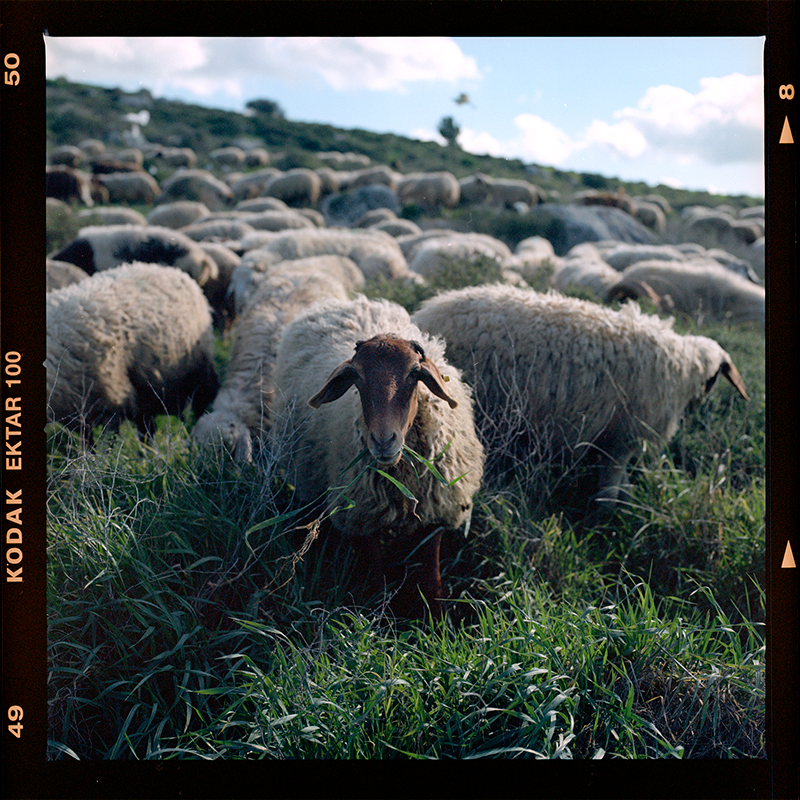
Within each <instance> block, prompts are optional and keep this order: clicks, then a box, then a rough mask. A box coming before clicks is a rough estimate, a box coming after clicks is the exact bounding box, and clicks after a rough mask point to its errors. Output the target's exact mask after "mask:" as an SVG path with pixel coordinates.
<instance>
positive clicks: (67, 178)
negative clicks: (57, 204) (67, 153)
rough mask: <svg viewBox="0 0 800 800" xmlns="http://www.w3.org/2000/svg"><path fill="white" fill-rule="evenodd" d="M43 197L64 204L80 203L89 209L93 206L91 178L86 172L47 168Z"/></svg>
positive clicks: (64, 167)
mask: <svg viewBox="0 0 800 800" xmlns="http://www.w3.org/2000/svg"><path fill="white" fill-rule="evenodd" d="M45 196H46V197H52V198H54V199H56V200H61V201H62V202H64V203H82V204H83V205H85V206H88V207H89V208H91V207H92V206H93V205H94V198H93V197H92V178H91V176H90V175H89V173H88V172H83V171H82V170H78V169H73V168H72V167H66V166H56V167H48V168H47V175H46V177H45Z"/></svg>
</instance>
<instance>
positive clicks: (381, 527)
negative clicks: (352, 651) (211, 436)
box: [272, 297, 483, 617]
mask: <svg viewBox="0 0 800 800" xmlns="http://www.w3.org/2000/svg"><path fill="white" fill-rule="evenodd" d="M443 375H445V376H447V382H445V380H446V379H445V378H443V377H442V376H443ZM275 385H276V389H277V392H276V399H275V403H274V405H273V409H272V412H273V425H274V427H273V435H277V436H278V444H279V443H280V437H285V436H286V431H288V432H289V434H290V435H293V436H294V437H295V438H296V441H294V442H293V443H292V446H291V447H290V448H289V450H290V452H289V453H288V454H287V467H288V470H289V472H288V474H289V475H290V476H292V479H294V481H295V485H296V487H297V492H298V496H299V500H300V501H301V502H304V503H308V502H312V501H315V500H317V499H318V498H319V497H320V496H321V495H324V494H325V492H326V491H327V490H328V489H329V488H331V487H336V486H342V485H346V486H347V489H346V496H347V497H348V498H349V500H351V501H352V505H351V506H349V507H347V508H340V509H338V510H337V512H336V513H335V514H333V515H332V516H331V517H330V522H331V523H332V525H333V526H334V527H335V528H337V529H338V530H339V531H340V532H342V533H344V534H345V535H346V536H352V537H355V538H356V539H358V540H359V541H360V543H361V546H362V547H363V548H364V550H365V551H366V554H367V559H368V563H369V565H370V569H371V570H372V571H373V575H372V578H373V579H374V580H382V579H383V576H384V575H386V576H387V577H390V578H391V577H393V576H392V574H391V572H392V567H391V561H392V559H393V558H395V557H397V556H402V555H407V554H408V553H409V552H410V551H412V550H414V549H415V548H417V546H418V547H419V549H418V550H417V552H416V553H415V557H416V558H417V559H419V560H421V561H422V567H421V571H420V574H419V575H417V576H416V580H413V579H411V580H407V581H406V582H405V584H404V586H403V587H402V588H401V590H400V592H399V594H398V596H397V598H396V600H397V606H396V607H395V610H396V611H397V612H398V613H399V614H402V615H403V616H419V615H421V613H423V612H424V609H423V608H422V604H421V603H420V600H419V591H418V589H419V590H421V592H422V595H423V596H424V598H425V600H426V601H427V603H428V605H429V608H430V610H431V612H432V614H433V615H434V617H438V616H439V615H440V614H441V603H440V598H441V596H442V585H441V578H440V574H439V543H440V540H441V535H442V531H443V529H456V528H458V527H459V526H461V525H462V524H463V523H464V522H465V521H466V520H467V518H468V516H469V514H470V511H471V508H472V496H473V494H474V493H475V492H476V491H477V489H478V487H479V485H480V481H481V477H482V474H483V448H482V447H481V444H480V442H479V441H478V438H477V436H476V434H475V428H474V424H473V416H472V398H471V393H470V390H469V387H468V386H467V385H466V384H464V383H463V382H462V381H461V379H460V375H459V373H458V371H457V370H455V369H453V368H452V367H451V366H449V365H448V364H447V362H446V361H445V359H444V346H443V343H442V342H441V341H439V340H438V339H434V338H433V337H431V336H428V335H427V334H425V333H423V332H422V331H421V330H419V328H417V327H416V326H415V325H413V324H412V323H411V321H410V319H409V316H408V314H407V312H406V311H405V310H404V309H403V308H402V307H401V306H398V305H396V304H394V303H390V302H388V301H386V300H367V299H366V298H364V297H358V298H356V299H355V300H352V301H347V302H342V301H338V302H327V303H323V304H320V305H317V306H316V307H315V308H313V309H311V310H309V311H307V312H306V313H305V314H303V315H301V316H299V317H297V318H296V319H295V320H294V321H293V322H292V323H290V324H289V325H287V327H286V328H285V329H284V333H283V336H282V338H281V342H280V345H279V348H278V358H277V364H276V368H275ZM320 386H322V388H320ZM351 387H355V388H356V390H357V392H350V391H348V390H349V389H350V388H351ZM404 445H407V446H408V447H410V448H411V449H413V450H415V451H416V452H417V453H419V454H420V455H422V456H423V457H424V458H427V459H434V458H436V457H437V456H439V454H442V455H441V458H439V459H438V460H437V461H436V466H437V468H438V470H439V472H440V473H441V474H442V475H443V476H444V478H445V479H446V480H447V481H453V480H455V479H456V478H458V477H459V476H462V477H461V478H460V480H457V481H455V483H453V484H452V485H444V484H442V483H440V482H438V481H437V480H435V479H434V477H433V476H432V475H431V474H430V473H429V472H428V471H427V470H425V469H424V468H422V467H421V466H420V465H415V466H412V465H411V463H410V462H408V461H407V460H406V459H404V458H401V456H402V454H403V446H404ZM276 446H278V445H276ZM365 449H367V450H368V451H369V455H370V457H371V458H373V459H375V461H377V462H378V464H379V465H380V468H381V470H382V471H383V472H385V473H387V474H389V475H391V476H392V477H393V478H394V479H396V480H398V481H399V482H400V483H402V484H403V485H405V486H406V487H407V488H408V489H409V490H410V491H411V492H413V494H414V497H415V498H416V500H417V502H416V503H413V502H409V500H407V499H406V498H405V497H404V496H403V495H402V494H401V493H400V492H399V491H398V490H397V488H396V487H395V486H394V485H393V484H392V483H390V482H389V481H388V480H387V479H386V478H384V477H383V476H382V475H380V474H378V473H377V472H375V471H373V470H365V471H364V472H363V473H362V474H361V475H360V476H359V477H358V479H357V480H355V481H354V482H352V483H351V481H352V480H353V477H354V474H356V473H353V474H344V473H345V471H346V468H347V467H348V465H349V464H350V463H351V462H352V461H353V460H354V459H355V458H356V457H357V456H358V455H359V454H360V453H361V452H362V451H364V450H365ZM357 469H358V470H360V469H362V467H358V468H357ZM403 570H404V567H403V566H400V568H399V572H400V575H401V576H402V573H403ZM415 584H416V585H415ZM417 587H418V588H417Z"/></svg>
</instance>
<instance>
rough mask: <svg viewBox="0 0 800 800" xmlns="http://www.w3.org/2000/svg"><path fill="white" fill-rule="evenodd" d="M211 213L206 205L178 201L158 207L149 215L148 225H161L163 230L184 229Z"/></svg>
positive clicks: (189, 201)
mask: <svg viewBox="0 0 800 800" xmlns="http://www.w3.org/2000/svg"><path fill="white" fill-rule="evenodd" d="M210 213H211V210H210V209H209V207H208V206H207V205H206V204H205V203H199V202H197V201H196V200H176V201H175V202H174V203H164V204H163V205H160V206H156V207H155V208H154V209H153V210H152V211H151V212H150V213H149V214H148V215H147V218H146V219H147V223H148V225H159V226H161V227H162V228H173V229H178V228H183V227H184V226H186V225H191V224H192V223H193V222H197V220H198V219H200V218H201V217H204V216H206V215H208V214H210Z"/></svg>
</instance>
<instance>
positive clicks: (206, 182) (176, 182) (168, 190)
mask: <svg viewBox="0 0 800 800" xmlns="http://www.w3.org/2000/svg"><path fill="white" fill-rule="evenodd" d="M175 200H194V201H196V202H199V203H204V204H205V205H206V206H208V208H209V209H211V211H221V210H222V209H225V208H228V207H229V206H230V204H231V203H232V202H233V192H232V191H231V189H230V187H229V186H228V185H227V184H226V183H224V182H223V181H221V180H219V178H216V177H215V176H214V175H212V174H211V173H210V172H209V171H208V170H205V169H180V170H177V171H176V172H174V173H173V174H172V175H170V177H169V178H167V179H166V180H165V181H164V182H163V183H162V184H161V194H160V195H159V196H158V197H157V198H156V204H157V205H161V204H162V203H171V202H174V201H175Z"/></svg>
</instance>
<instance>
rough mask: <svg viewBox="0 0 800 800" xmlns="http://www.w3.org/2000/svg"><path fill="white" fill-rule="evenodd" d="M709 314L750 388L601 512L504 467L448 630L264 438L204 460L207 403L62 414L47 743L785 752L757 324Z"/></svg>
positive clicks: (459, 556)
mask: <svg viewBox="0 0 800 800" xmlns="http://www.w3.org/2000/svg"><path fill="white" fill-rule="evenodd" d="M450 274H451V278H452V279H453V282H454V283H455V282H457V279H458V276H457V275H455V274H453V273H452V272H451V273H450ZM470 280H472V279H471V278H470V277H469V276H467V278H466V281H467V282H470ZM385 290H386V286H385V285H383V286H375V285H373V286H370V287H368V292H369V291H371V292H372V293H373V294H377V293H381V292H385ZM395 299H398V300H401V301H403V302H404V303H405V304H406V305H407V306H408V307H411V308H413V307H414V305H415V304H416V303H417V302H419V300H420V298H419V297H409V296H404V297H398V298H395ZM676 327H677V328H678V329H679V330H682V331H687V330H690V329H693V328H692V325H691V323H689V322H687V321H682V320H678V321H677V323H676ZM693 330H696V329H693ZM697 332H700V333H702V334H703V335H707V336H711V337H712V338H715V339H716V340H717V341H719V342H720V344H721V345H722V346H723V347H724V348H725V349H726V350H727V351H728V352H729V353H730V354H731V356H732V357H733V359H734V362H735V363H736V365H737V367H738V368H739V371H740V372H741V374H742V376H743V378H744V381H745V385H746V386H747V390H748V394H749V396H750V401H749V402H747V403H745V402H743V401H742V400H741V398H738V397H737V396H735V393H734V392H733V391H732V390H731V388H730V387H728V386H727V385H725V386H724V387H722V386H719V387H716V389H715V391H713V392H712V393H711V395H710V396H709V398H708V400H707V401H706V402H705V403H703V404H702V405H701V406H699V407H698V408H696V409H693V410H692V411H691V413H689V414H687V416H686V418H685V420H684V423H683V425H682V427H681V430H680V431H679V433H678V435H677V436H676V437H675V438H674V440H673V441H672V442H671V443H670V445H669V447H668V448H667V449H666V450H665V451H664V452H657V451H656V450H655V449H653V448H649V449H648V448H645V449H644V451H643V452H642V454H641V458H640V459H639V461H638V462H637V464H636V466H635V468H634V469H633V471H632V479H633V480H632V483H633V487H632V490H631V495H630V499H629V501H628V502H626V503H625V504H624V505H622V506H621V507H619V508H618V509H617V510H616V511H615V513H614V514H613V516H612V518H611V519H610V520H608V521H606V522H603V523H602V524H597V525H595V526H586V525H582V524H581V523H580V522H579V521H573V520H570V519H569V517H568V515H566V514H565V513H564V512H563V508H562V498H563V495H562V494H560V493H559V491H558V487H559V486H560V485H563V484H564V483H565V482H567V483H568V482H569V476H563V475H560V474H558V471H557V469H556V468H555V467H549V466H547V465H536V464H529V465H520V469H519V470H517V471H515V472H514V473H512V474H511V475H510V476H508V475H507V476H506V478H505V479H504V480H502V481H499V480H496V481H487V482H486V484H485V485H484V487H483V488H482V489H481V490H480V491H479V493H478V494H477V496H476V502H475V510H474V513H473V516H472V519H471V523H470V526H469V531H468V532H467V533H466V534H465V532H464V531H460V532H457V533H456V534H452V535H450V536H449V538H446V539H445V540H444V542H443V557H442V575H443V581H444V586H445V592H446V596H447V598H448V599H447V602H446V604H445V609H446V618H445V620H444V621H443V622H442V623H441V624H438V625H430V624H426V623H425V622H412V623H407V622H406V623H402V624H393V623H392V622H391V620H388V619H386V618H385V617H384V616H382V615H381V613H380V610H381V608H382V606H383V604H384V603H385V601H386V598H385V597H382V596H367V595H366V594H365V587H364V586H363V581H362V580H360V579H361V578H362V575H361V573H360V571H359V568H358V564H357V563H356V562H355V559H354V557H353V553H352V551H351V548H350V546H349V545H348V544H347V542H343V541H340V540H339V539H338V538H337V537H336V536H335V535H334V534H333V533H332V532H329V531H326V529H325V527H324V526H323V527H322V528H321V529H320V532H319V535H316V536H315V535H308V534H309V532H308V530H306V529H303V530H297V519H298V518H296V517H293V516H292V515H291V513H292V511H293V509H294V508H295V506H294V505H293V502H292V487H291V486H289V485H287V484H286V482H285V480H284V479H283V476H282V474H281V470H280V467H279V465H278V464H277V463H276V461H275V459H273V458H272V457H271V456H270V453H269V452H266V451H265V450H262V451H261V452H260V454H259V456H258V458H256V459H255V461H254V463H252V464H245V465H241V464H234V463H233V462H232V461H231V460H230V459H229V458H226V457H221V456H213V455H211V454H209V453H203V452H198V451H197V450H196V449H194V448H193V447H192V446H191V443H190V437H189V431H190V429H191V425H192V424H193V420H192V419H191V418H190V414H189V413H188V412H187V416H186V417H185V418H184V419H183V420H179V419H176V418H174V417H172V418H169V417H161V418H159V426H158V432H157V435H156V439H155V441H154V443H153V444H145V443H141V442H140V441H139V440H138V439H137V437H136V434H135V431H134V429H133V428H132V427H129V424H128V423H126V424H125V425H123V428H122V433H121V435H120V436H113V435H107V436H100V438H99V442H98V445H97V447H96V449H95V450H94V451H91V452H87V451H85V450H82V449H81V447H80V443H79V441H78V439H77V437H76V436H75V435H74V434H71V433H69V432H68V431H66V430H65V429H63V428H61V427H60V426H57V425H51V426H49V428H48V432H49V441H48V452H49V456H48V461H49V465H48V479H47V480H48V514H49V525H48V570H49V574H48V649H49V654H48V655H49V658H48V660H49V682H48V698H49V699H48V711H49V718H50V723H49V740H50V741H49V746H48V756H49V758H51V759H67V760H69V759H80V760H91V759H125V760H146V759H222V758H224V759H297V758H328V759H330V758H334V759H345V758H350V759H354V758H358V759H378V758H383V759H389V758H412V759H441V758H459V759H465V758H486V757H508V758H524V757H529V758H547V759H559V758H561V759H598V758H607V759H613V758H665V759H677V758H684V759H687V758H763V757H765V685H764V668H765V666H764V660H765V659H764V639H765V636H764V620H765V596H764V588H763V587H764V546H765V527H764V515H765V481H766V475H765V407H766V401H765V356H764V335H763V327H761V326H757V325H753V326H749V325H738V326H728V325H725V324H722V323H714V324H707V325H704V326H703V328H702V330H700V331H697ZM228 351H229V344H228V343H227V342H226V341H224V340H223V338H222V337H220V336H219V335H218V339H217V359H218V366H219V367H220V372H221V374H224V368H225V364H226V361H227V357H228ZM354 455H355V454H354ZM313 533H314V532H313V531H312V534H313Z"/></svg>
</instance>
